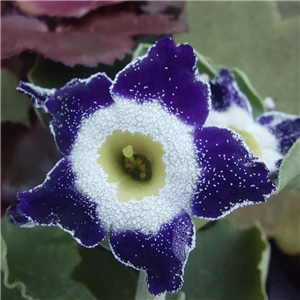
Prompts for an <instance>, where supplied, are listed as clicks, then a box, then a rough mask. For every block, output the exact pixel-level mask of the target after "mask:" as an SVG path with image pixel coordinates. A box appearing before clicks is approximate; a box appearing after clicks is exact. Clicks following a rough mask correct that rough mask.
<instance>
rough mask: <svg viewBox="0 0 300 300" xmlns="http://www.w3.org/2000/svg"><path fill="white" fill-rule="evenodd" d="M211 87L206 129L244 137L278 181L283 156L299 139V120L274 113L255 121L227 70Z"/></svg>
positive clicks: (216, 77)
mask: <svg viewBox="0 0 300 300" xmlns="http://www.w3.org/2000/svg"><path fill="white" fill-rule="evenodd" d="M210 87H211V93H212V110H211V111H210V113H209V116H208V118H207V120H206V123H205V126H218V127H221V128H230V129H233V130H234V131H236V132H237V133H239V134H240V135H242V136H243V137H244V139H245V140H246V143H247V145H248V146H249V148H250V149H251V150H252V152H253V153H254V155H256V156H258V157H259V158H260V159H261V160H262V161H263V162H264V163H265V164H266V166H267V167H268V168H269V170H270V172H271V173H272V174H271V175H272V178H276V177H277V175H278V168H279V166H280V163H281V161H282V159H283V157H284V155H285V154H286V153H287V152H288V150H289V149H290V148H291V146H292V145H293V143H294V142H295V141H296V140H297V139H298V138H299V137H300V117H299V116H296V115H289V114H286V113H283V112H277V111H272V112H266V113H263V114H262V115H261V116H259V117H258V118H257V119H254V118H253V116H252V107H251V104H250V102H249V100H248V98H247V97H246V95H245V94H243V93H242V92H241V91H240V89H239V87H238V85H237V83H236V81H235V80H234V76H233V75H231V74H230V72H229V71H228V70H226V69H222V70H220V72H219V74H218V75H217V76H215V77H214V78H213V79H212V80H211V81H210Z"/></svg>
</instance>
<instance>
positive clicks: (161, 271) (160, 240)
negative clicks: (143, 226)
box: [110, 213, 195, 295]
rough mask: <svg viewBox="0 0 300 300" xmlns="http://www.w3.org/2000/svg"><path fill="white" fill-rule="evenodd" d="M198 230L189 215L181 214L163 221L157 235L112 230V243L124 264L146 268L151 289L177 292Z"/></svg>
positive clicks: (154, 292)
mask: <svg viewBox="0 0 300 300" xmlns="http://www.w3.org/2000/svg"><path fill="white" fill-rule="evenodd" d="M194 237H195V230H194V224H193V221H192V220H191V218H190V216H189V215H188V214H186V213H182V214H180V215H178V216H177V217H176V218H174V219H173V220H172V221H170V222H169V223H166V224H163V225H162V226H161V228H160V230H159V231H158V232H157V233H156V234H144V233H142V232H140V231H131V230H127V231H125V232H112V234H111V236H110V245H111V247H112V250H113V253H114V255H115V257H116V258H117V259H118V260H120V261H121V262H122V263H124V264H125V265H130V266H132V267H134V268H136V269H142V270H146V271H147V275H148V277H147V282H148V288H149V292H150V293H151V294H152V295H159V294H161V293H163V292H164V291H168V292H170V293H174V292H176V291H178V290H179V289H180V288H181V286H182V283H183V279H182V276H183V268H184V265H185V263H186V260H187V258H188V255H189V252H190V251H191V250H192V249H194Z"/></svg>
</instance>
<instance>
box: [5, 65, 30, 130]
mask: <svg viewBox="0 0 300 300" xmlns="http://www.w3.org/2000/svg"><path fill="white" fill-rule="evenodd" d="M18 85H19V82H18V79H17V77H16V76H15V75H14V74H13V73H11V72H10V71H9V70H6V69H1V121H2V122H5V121H10V122H18V123H22V124H24V125H26V126H29V124H30V122H29V114H28V110H29V108H30V106H31V102H30V100H29V99H28V98H27V97H26V96H24V95H22V94H21V93H20V92H18V91H17V90H16V87H17V86H18Z"/></svg>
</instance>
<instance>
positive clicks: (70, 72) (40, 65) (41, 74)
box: [28, 55, 131, 88]
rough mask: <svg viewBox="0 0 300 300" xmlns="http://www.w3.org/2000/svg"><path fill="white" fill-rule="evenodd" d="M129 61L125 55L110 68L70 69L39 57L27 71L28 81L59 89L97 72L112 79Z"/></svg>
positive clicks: (106, 66) (100, 66)
mask: <svg viewBox="0 0 300 300" xmlns="http://www.w3.org/2000/svg"><path fill="white" fill-rule="evenodd" d="M130 60H131V56H130V55H127V56H126V57H125V58H124V59H123V60H121V61H120V60H116V61H115V63H114V65H112V66H108V65H104V64H99V65H98V66H97V67H95V68H90V67H85V66H81V65H77V66H75V67H74V68H71V67H67V66H65V65H63V64H62V63H59V62H55V61H52V60H50V59H45V58H42V57H39V58H38V59H37V60H36V62H35V65H34V66H33V68H32V69H31V70H30V71H29V73H28V79H29V81H30V82H31V83H33V84H35V85H38V86H41V87H44V88H60V87H62V86H64V85H65V84H66V83H67V82H69V81H70V80H71V79H73V78H87V77H89V76H91V75H93V74H95V73H97V72H104V73H106V74H107V75H108V76H109V77H110V78H112V79H113V78H114V77H115V75H116V74H117V73H118V72H119V71H120V70H122V69H123V68H124V67H125V66H126V65H127V64H128V63H129V62H130Z"/></svg>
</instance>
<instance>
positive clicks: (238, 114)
mask: <svg viewBox="0 0 300 300" xmlns="http://www.w3.org/2000/svg"><path fill="white" fill-rule="evenodd" d="M205 126H216V127H222V128H226V127H229V126H235V127H236V128H237V129H239V130H246V131H247V132H249V133H251V134H252V136H253V137H254V139H255V140H256V142H257V143H258V145H259V147H260V149H261V151H262V155H261V157H260V159H261V160H262V161H263V162H264V163H265V164H266V166H267V167H268V169H269V170H270V171H271V172H273V171H276V170H277V168H276V165H275V163H276V161H277V160H279V159H281V158H282V155H281V154H280V153H279V151H278V141H277V139H276V137H275V136H274V135H273V134H271V133H270V132H269V130H268V129H267V128H266V127H264V126H262V125H260V124H259V123H257V122H255V121H254V119H253V117H252V115H249V113H248V112H247V111H245V110H244V109H242V108H240V107H239V106H237V105H232V106H231V107H230V108H229V109H228V110H227V111H224V112H218V111H215V110H212V111H210V113H209V115H208V118H207V120H206V122H205Z"/></svg>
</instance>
